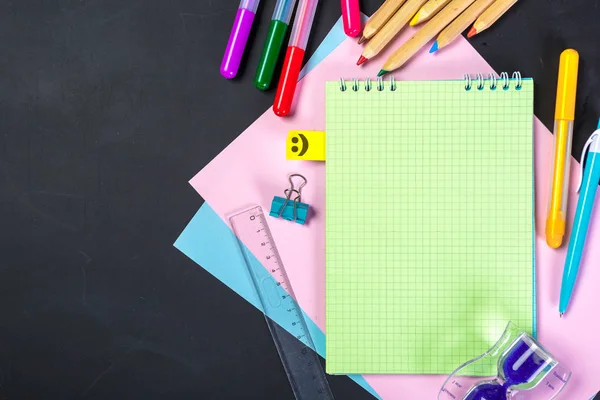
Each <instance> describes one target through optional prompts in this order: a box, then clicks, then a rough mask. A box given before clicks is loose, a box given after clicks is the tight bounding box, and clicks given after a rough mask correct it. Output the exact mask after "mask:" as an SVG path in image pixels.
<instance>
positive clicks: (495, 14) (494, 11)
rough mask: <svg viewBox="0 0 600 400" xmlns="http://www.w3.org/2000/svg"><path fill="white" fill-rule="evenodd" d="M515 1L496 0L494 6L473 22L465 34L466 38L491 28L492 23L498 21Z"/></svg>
mask: <svg viewBox="0 0 600 400" xmlns="http://www.w3.org/2000/svg"><path fill="white" fill-rule="evenodd" d="M516 2H517V0H496V2H495V3H494V4H492V5H491V6H490V8H488V9H487V10H485V11H484V12H483V13H482V14H481V15H480V16H479V18H477V20H476V21H475V23H474V24H473V26H472V27H471V30H470V31H469V33H468V34H467V37H468V38H470V37H473V36H475V35H477V34H478V33H480V32H483V31H485V30H486V29H487V28H489V27H490V26H492V25H493V24H494V22H496V21H497V20H498V18H500V17H501V16H503V15H504V13H505V12H507V11H508V9H509V8H511V7H512V6H513V5H514V4H515V3H516Z"/></svg>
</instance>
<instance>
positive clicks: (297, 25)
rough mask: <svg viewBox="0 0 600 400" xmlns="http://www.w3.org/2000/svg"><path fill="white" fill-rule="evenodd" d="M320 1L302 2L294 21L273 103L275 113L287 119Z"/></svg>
mask: <svg viewBox="0 0 600 400" xmlns="http://www.w3.org/2000/svg"><path fill="white" fill-rule="evenodd" d="M318 2H319V0H300V4H298V9H297V10H296V18H295V19H294V27H293V28H292V34H291V36H290V42H289V44H288V48H287V51H286V53H285V60H284V61H283V69H282V70H281V77H280V78H279V85H278V86H277V93H276V94H275V102H274V103H273V111H274V112H275V114H276V115H278V116H280V117H285V116H286V115H288V114H289V113H290V110H291V109H292V102H293V101H294V92H295V91H296V84H297V83H298V77H299V76H300V70H301V69H302V61H303V60H304V51H305V49H306V43H307V42H308V37H309V35H310V28H311V26H312V23H313V19H314V17H315V10H316V9H317V3H318Z"/></svg>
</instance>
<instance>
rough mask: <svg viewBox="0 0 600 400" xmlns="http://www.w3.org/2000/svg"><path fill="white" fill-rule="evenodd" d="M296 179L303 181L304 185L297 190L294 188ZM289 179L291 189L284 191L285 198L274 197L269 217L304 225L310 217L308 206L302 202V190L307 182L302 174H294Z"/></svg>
mask: <svg viewBox="0 0 600 400" xmlns="http://www.w3.org/2000/svg"><path fill="white" fill-rule="evenodd" d="M294 177H298V178H301V179H302V183H301V184H300V186H298V188H297V189H296V188H295V187H294V181H293V178H294ZM288 179H289V181H290V187H289V188H288V189H285V190H284V191H283V193H284V194H285V198H284V197H279V196H275V197H273V201H272V202H271V211H270V212H269V215H270V216H271V217H275V218H283V219H285V220H286V221H294V222H296V223H297V224H300V225H304V223H305V222H306V216H307V215H308V204H306V203H302V202H301V201H302V193H301V192H302V188H303V187H304V186H306V183H307V180H306V178H305V177H303V176H302V175H300V174H292V175H290V176H289V178H288ZM292 196H293V198H292Z"/></svg>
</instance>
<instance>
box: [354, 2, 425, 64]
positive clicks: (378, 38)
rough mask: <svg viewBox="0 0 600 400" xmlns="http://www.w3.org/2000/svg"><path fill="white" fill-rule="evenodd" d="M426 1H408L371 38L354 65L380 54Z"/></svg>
mask: <svg viewBox="0 0 600 400" xmlns="http://www.w3.org/2000/svg"><path fill="white" fill-rule="evenodd" d="M426 1H427V0H408V1H407V2H406V4H404V5H403V6H402V7H401V8H400V10H398V12H397V13H396V14H394V16H393V17H392V18H391V19H390V20H389V21H388V22H387V24H385V25H384V26H383V28H381V30H380V31H379V32H377V33H376V34H375V36H373V38H372V39H371V40H369V43H367V45H366V46H365V49H364V50H363V52H362V55H361V56H360V58H359V59H358V61H357V62H356V65H361V64H362V63H364V62H366V61H368V60H369V59H371V58H373V57H375V56H376V55H377V54H379V53H380V52H381V50H383V49H384V48H385V46H387V45H388V44H389V43H390V42H391V41H392V40H393V39H394V37H396V35H397V34H398V33H399V32H400V31H401V30H402V28H404V27H405V26H406V23H407V22H408V21H409V20H410V18H411V17H412V16H413V15H415V13H416V12H417V10H418V9H419V7H421V6H422V5H423V3H425V2H426Z"/></svg>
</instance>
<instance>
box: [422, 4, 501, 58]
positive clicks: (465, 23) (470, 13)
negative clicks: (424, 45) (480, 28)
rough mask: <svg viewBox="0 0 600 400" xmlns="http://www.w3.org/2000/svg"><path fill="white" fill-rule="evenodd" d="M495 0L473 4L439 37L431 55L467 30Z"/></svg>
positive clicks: (432, 47)
mask: <svg viewBox="0 0 600 400" xmlns="http://www.w3.org/2000/svg"><path fill="white" fill-rule="evenodd" d="M493 2H494V0H475V2H474V3H473V4H471V5H470V6H469V8H467V9H466V10H465V12H464V13H462V14H460V15H459V16H458V18H456V19H455V20H454V21H452V22H451V23H450V25H448V26H447V27H446V29H444V30H443V31H442V32H440V34H439V35H438V37H437V40H436V41H435V42H434V43H433V46H431V50H429V52H430V53H434V52H436V51H438V50H439V49H443V48H444V47H446V46H448V45H449V44H450V43H452V42H453V41H454V39H456V38H457V37H459V36H460V34H461V33H463V31H464V30H465V29H467V28H468V27H469V25H471V24H472V23H473V21H475V20H476V19H477V17H479V16H480V15H481V13H482V12H484V11H485V10H486V8H488V7H489V6H490V4H492V3H493Z"/></svg>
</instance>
